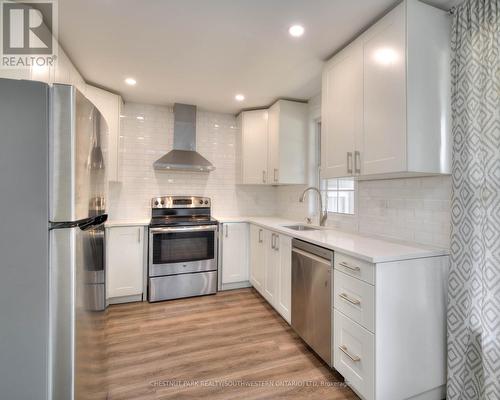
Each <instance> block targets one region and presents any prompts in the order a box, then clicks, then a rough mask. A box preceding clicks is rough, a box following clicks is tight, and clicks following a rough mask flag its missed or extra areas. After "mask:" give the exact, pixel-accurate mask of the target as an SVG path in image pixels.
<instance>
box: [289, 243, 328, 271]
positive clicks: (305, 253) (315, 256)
mask: <svg viewBox="0 0 500 400" xmlns="http://www.w3.org/2000/svg"><path fill="white" fill-rule="evenodd" d="M292 252H293V253H297V254H300V255H301V256H304V257H307V258H310V259H312V260H314V261H317V262H319V263H322V264H326V265H329V266H331V265H332V263H331V262H330V260H327V259H325V258H321V257H319V256H317V255H314V254H311V253H308V252H306V251H304V250H300V249H297V248H296V247H292Z"/></svg>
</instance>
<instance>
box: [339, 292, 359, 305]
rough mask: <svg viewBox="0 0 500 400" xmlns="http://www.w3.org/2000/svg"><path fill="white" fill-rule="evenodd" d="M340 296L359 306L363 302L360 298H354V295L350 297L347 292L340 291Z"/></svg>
mask: <svg viewBox="0 0 500 400" xmlns="http://www.w3.org/2000/svg"><path fill="white" fill-rule="evenodd" d="M339 297H340V298H342V299H344V300H345V301H348V302H349V303H351V304H354V305H356V306H359V305H360V304H361V301H360V300H358V299H353V298H352V297H349V295H348V294H347V293H340V294H339Z"/></svg>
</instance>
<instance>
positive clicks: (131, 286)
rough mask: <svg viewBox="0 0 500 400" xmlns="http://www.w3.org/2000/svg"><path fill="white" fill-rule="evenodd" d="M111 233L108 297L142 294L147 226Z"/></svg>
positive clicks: (118, 228)
mask: <svg viewBox="0 0 500 400" xmlns="http://www.w3.org/2000/svg"><path fill="white" fill-rule="evenodd" d="M107 233H108V236H107V238H106V245H107V265H106V288H107V297H108V298H113V297H121V296H134V295H140V294H142V290H143V288H142V283H143V272H144V227H142V226H126V227H112V228H109V229H108V231H107Z"/></svg>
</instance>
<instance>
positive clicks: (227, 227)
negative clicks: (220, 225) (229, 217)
mask: <svg viewBox="0 0 500 400" xmlns="http://www.w3.org/2000/svg"><path fill="white" fill-rule="evenodd" d="M224 228H225V230H226V237H227V236H228V234H229V226H228V225H227V224H226V225H225V226H224Z"/></svg>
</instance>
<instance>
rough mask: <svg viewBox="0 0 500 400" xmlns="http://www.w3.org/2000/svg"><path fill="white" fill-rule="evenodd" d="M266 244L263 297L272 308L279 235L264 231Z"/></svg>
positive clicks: (275, 287)
mask: <svg viewBox="0 0 500 400" xmlns="http://www.w3.org/2000/svg"><path fill="white" fill-rule="evenodd" d="M264 243H265V245H266V263H265V266H266V268H265V276H264V297H265V299H266V300H267V301H268V302H269V304H271V305H272V306H273V307H274V308H276V305H277V299H276V298H277V294H276V292H277V288H278V285H277V280H278V270H279V263H280V257H279V255H280V253H279V235H277V234H276V233H274V232H269V231H264Z"/></svg>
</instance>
